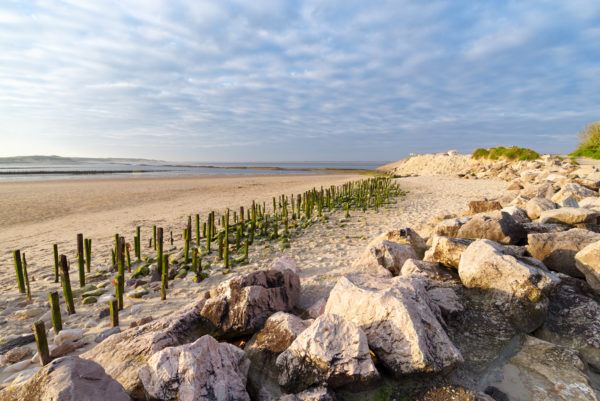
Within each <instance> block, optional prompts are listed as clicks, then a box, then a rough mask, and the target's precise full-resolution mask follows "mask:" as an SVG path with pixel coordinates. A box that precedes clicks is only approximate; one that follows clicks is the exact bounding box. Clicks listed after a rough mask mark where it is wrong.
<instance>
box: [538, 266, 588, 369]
mask: <svg viewBox="0 0 600 401" xmlns="http://www.w3.org/2000/svg"><path fill="white" fill-rule="evenodd" d="M561 278H562V279H563V280H562V282H561V284H560V285H559V287H558V290H557V291H556V292H555V294H553V295H552V296H551V297H550V305H549V306H548V316H546V320H545V321H544V324H543V325H542V326H541V327H540V328H539V329H537V330H536V331H535V336H536V337H539V338H541V339H542V340H546V341H550V342H552V343H554V344H559V345H563V346H565V347H570V348H573V349H575V350H577V351H579V352H580V353H581V355H582V356H583V358H584V360H585V361H586V362H587V363H589V364H590V365H592V366H593V367H594V368H595V369H596V370H600V303H598V302H597V301H596V300H595V299H593V298H592V294H591V293H590V291H591V290H590V289H589V288H588V287H587V285H586V284H585V282H583V281H581V280H577V279H573V278H570V277H566V276H562V277H561Z"/></svg>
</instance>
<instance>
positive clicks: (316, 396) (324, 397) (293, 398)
mask: <svg viewBox="0 0 600 401" xmlns="http://www.w3.org/2000/svg"><path fill="white" fill-rule="evenodd" d="M336 399H337V398H336V397H335V394H334V393H333V392H332V391H331V390H330V389H328V388H327V387H315V388H309V389H308V390H304V391H302V392H301V393H298V394H286V395H284V396H283V397H280V398H278V399H277V401H336Z"/></svg>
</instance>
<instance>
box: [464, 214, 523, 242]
mask: <svg viewBox="0 0 600 401" xmlns="http://www.w3.org/2000/svg"><path fill="white" fill-rule="evenodd" d="M456 236H457V237H459V238H473V239H479V238H482V239H489V240H491V241H495V242H500V243H503V244H517V243H519V242H520V241H521V240H523V239H524V238H525V237H526V233H525V230H524V229H523V225H522V224H519V223H517V222H516V221H515V219H514V218H513V217H512V216H511V215H510V214H508V213H506V212H492V213H482V214H477V215H474V216H473V217H472V218H471V220H469V221H468V222H467V223H465V224H464V225H463V226H462V227H460V229H459V230H458V233H457V235H456Z"/></svg>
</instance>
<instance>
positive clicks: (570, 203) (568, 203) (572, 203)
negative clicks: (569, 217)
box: [558, 196, 579, 207]
mask: <svg viewBox="0 0 600 401" xmlns="http://www.w3.org/2000/svg"><path fill="white" fill-rule="evenodd" d="M558 204H559V205H560V206H562V207H579V203H577V200H576V199H575V198H573V197H572V196H567V197H566V198H563V199H560V200H559V202H558Z"/></svg>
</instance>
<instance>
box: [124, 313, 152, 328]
mask: <svg viewBox="0 0 600 401" xmlns="http://www.w3.org/2000/svg"><path fill="white" fill-rule="evenodd" d="M152 320H153V319H152V316H146V317H143V318H141V319H138V320H134V321H132V322H131V323H129V328H133V327H138V326H142V325H144V324H146V323H150V322H151V321H152Z"/></svg>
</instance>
